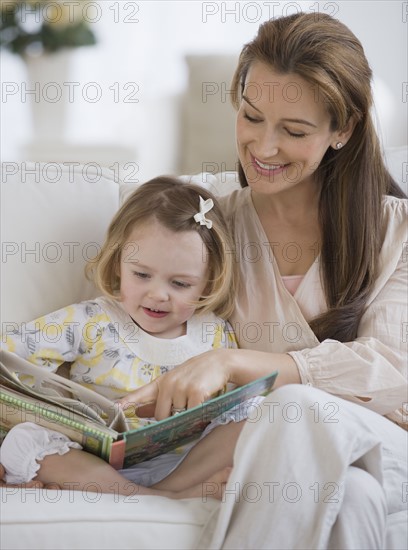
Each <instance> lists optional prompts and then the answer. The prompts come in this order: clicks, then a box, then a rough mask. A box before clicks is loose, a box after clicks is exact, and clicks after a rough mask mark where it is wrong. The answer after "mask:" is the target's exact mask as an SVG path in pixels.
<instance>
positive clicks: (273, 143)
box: [236, 62, 339, 195]
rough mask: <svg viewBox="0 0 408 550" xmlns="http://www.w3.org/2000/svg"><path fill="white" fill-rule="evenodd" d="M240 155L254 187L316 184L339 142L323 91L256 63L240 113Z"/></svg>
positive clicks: (269, 190)
mask: <svg viewBox="0 0 408 550" xmlns="http://www.w3.org/2000/svg"><path fill="white" fill-rule="evenodd" d="M236 136H237V148H238V156H239V159H240V161H241V164H242V167H243V169H244V172H245V175H246V178H247V181H248V185H249V186H250V187H251V189H252V191H254V192H256V193H260V194H268V195H271V194H277V193H281V192H286V191H288V190H293V189H294V188H295V187H296V186H297V185H298V184H300V183H302V184H304V185H311V186H314V185H313V183H314V173H315V171H316V168H317V167H318V166H319V164H320V162H321V160H322V158H323V156H324V154H325V152H326V150H327V148H328V147H330V146H331V145H332V146H334V145H335V143H336V141H338V140H339V134H338V132H332V131H331V130H330V117H329V114H328V112H327V110H326V108H325V105H324V102H323V100H322V99H321V98H320V97H319V93H318V90H317V89H313V87H312V85H311V84H310V83H308V82H307V81H306V80H304V79H303V78H301V77H299V76H297V75H295V74H285V75H283V74H279V73H277V72H274V71H273V70H272V69H271V68H270V67H269V66H267V65H265V64H263V63H260V62H255V63H253V64H252V65H251V67H250V70H249V72H248V75H247V78H246V83H245V89H244V94H243V99H242V101H241V105H240V108H239V111H238V114H237V122H236Z"/></svg>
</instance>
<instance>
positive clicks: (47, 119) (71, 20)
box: [0, 0, 97, 144]
mask: <svg viewBox="0 0 408 550" xmlns="http://www.w3.org/2000/svg"><path fill="white" fill-rule="evenodd" d="M90 5H91V3H89V2H84V1H83V0H76V1H69V0H54V1H50V0H26V1H21V0H0V6H1V26H0V47H1V48H2V49H3V50H7V51H9V52H12V53H13V54H16V55H18V56H19V57H20V59H21V60H22V61H23V62H24V65H25V71H26V75H27V83H26V85H25V87H26V88H27V89H28V90H30V91H31V92H30V93H29V101H30V106H31V121H32V124H33V134H34V136H33V137H34V142H35V143H37V144H38V143H43V144H44V143H47V144H51V143H55V142H56V141H61V140H63V139H64V128H65V123H66V120H67V118H68V114H67V113H68V109H69V104H68V102H67V99H66V89H65V88H64V84H65V83H67V82H68V81H69V80H70V73H71V65H72V58H73V56H72V53H73V51H75V50H76V49H77V48H79V47H81V46H90V45H93V44H95V43H96V38H95V34H94V32H93V30H92V29H91V26H90V22H89V20H87V19H88V8H89V6H90ZM92 5H96V6H97V4H96V3H95V2H92ZM22 86H23V85H22ZM22 89H23V88H22Z"/></svg>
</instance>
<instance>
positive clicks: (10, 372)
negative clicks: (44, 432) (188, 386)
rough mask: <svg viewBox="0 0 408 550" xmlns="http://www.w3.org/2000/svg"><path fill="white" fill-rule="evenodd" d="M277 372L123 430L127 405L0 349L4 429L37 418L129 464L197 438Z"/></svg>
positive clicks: (119, 464)
mask: <svg viewBox="0 0 408 550" xmlns="http://www.w3.org/2000/svg"><path fill="white" fill-rule="evenodd" d="M22 374H24V375H25V376H27V375H28V376H30V377H31V379H36V378H37V379H38V380H37V382H38V381H40V383H37V384H36V385H35V386H34V387H32V386H30V387H29V386H27V385H26V384H24V383H23V382H22V381H21V378H20V376H21V375H22ZM276 376H277V372H274V373H272V374H269V375H268V376H265V377H263V378H259V379H258V380H254V381H253V382H250V383H249V384H246V385H245V386H241V387H238V388H236V389H233V390H231V391H229V392H227V393H225V394H223V395H220V396H218V397H215V398H213V399H210V400H208V401H206V402H205V403H202V404H201V405H198V406H197V407H194V408H192V409H188V410H186V411H184V412H181V413H179V414H177V415H175V416H171V417H169V418H166V419H164V420H161V421H158V422H154V423H152V424H148V425H147V426H143V427H141V428H138V429H134V430H128V431H125V430H124V428H123V426H125V423H124V415H123V411H121V410H120V408H118V406H117V405H115V403H114V402H113V401H110V400H107V399H106V398H105V397H102V396H100V395H99V394H97V393H96V392H94V391H92V390H89V389H85V388H83V387H82V386H80V385H79V384H76V383H75V382H72V381H71V380H67V379H65V378H62V377H59V376H58V375H57V374H55V373H47V371H46V370H45V369H42V368H41V367H38V366H36V365H33V364H32V363H28V362H27V361H26V360H24V359H21V358H19V357H17V356H16V355H15V354H10V353H9V352H5V351H3V350H1V351H0V431H1V433H2V434H3V435H4V433H5V432H7V431H8V430H10V429H11V428H12V427H13V426H15V425H16V424H19V423H21V422H35V423H36V424H39V425H41V426H44V427H46V428H49V429H52V430H56V431H59V432H61V433H64V434H65V435H67V436H68V437H69V438H70V439H72V440H73V441H77V442H78V443H80V444H81V445H82V446H83V448H84V449H85V450H86V451H88V452H90V453H93V454H96V455H98V456H100V457H101V458H103V459H104V460H106V461H107V462H110V464H112V466H114V467H115V468H117V469H119V468H126V467H129V466H132V465H134V464H137V463H139V462H143V461H145V460H149V459H151V458H154V457H155V456H158V455H160V454H164V453H166V452H169V451H172V450H174V449H176V448H177V447H180V446H182V445H185V444H187V443H189V442H191V441H193V440H194V439H196V438H198V437H199V436H200V434H201V433H202V432H203V430H204V429H205V427H206V426H207V425H208V424H209V423H210V422H211V421H212V420H214V419H215V418H217V417H219V416H220V415H223V414H226V412H227V411H228V410H229V409H231V408H232V407H235V406H241V407H248V402H247V400H248V399H250V398H252V397H255V396H259V395H266V394H267V393H269V392H270V391H271V390H272V387H273V384H274V382H275V379H276ZM50 386H51V387H52V388H54V389H58V388H60V387H63V388H64V394H66V391H67V389H68V390H70V391H71V393H72V396H74V398H72V397H70V398H68V399H67V398H66V396H65V395H64V396H59V395H57V394H55V393H49V390H50ZM43 391H46V393H44V394H43V393H42V392H43ZM79 395H80V397H81V402H79V400H78V399H77V397H78V396H79ZM87 400H88V404H90V403H91V404H92V405H93V406H94V405H95V403H97V404H98V411H97V413H96V412H95V410H94V409H92V410H90V409H89V406H87V403H86V401H87ZM83 405H85V406H83ZM244 412H245V411H244ZM112 419H113V420H112Z"/></svg>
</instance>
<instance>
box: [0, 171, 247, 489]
mask: <svg viewBox="0 0 408 550" xmlns="http://www.w3.org/2000/svg"><path fill="white" fill-rule="evenodd" d="M87 274H88V276H91V277H92V278H93V280H94V281H95V283H96V285H97V286H98V288H99V289H100V290H101V291H102V292H103V296H102V297H100V298H97V299H95V300H90V301H85V302H82V303H79V304H73V305H70V306H67V307H65V308H63V309H61V310H59V311H57V312H54V313H50V314H49V315H45V316H44V317H41V318H39V319H37V320H35V321H33V322H31V323H29V324H28V325H27V326H26V330H25V338H22V334H20V333H15V334H13V335H12V336H7V338H5V342H4V343H3V344H2V345H3V346H4V347H5V348H6V349H8V350H9V351H11V352H14V353H16V354H18V355H19V356H21V357H24V358H25V359H27V360H29V361H31V362H33V363H35V364H37V365H40V366H43V367H44V368H47V369H49V370H50V371H53V372H54V371H56V370H57V368H58V367H59V366H60V365H61V364H62V363H64V362H66V361H68V362H70V363H71V366H70V378H71V379H72V380H74V381H75V382H78V383H80V384H84V385H86V386H87V387H90V388H92V389H94V390H96V391H97V392H100V393H102V394H103V395H105V396H107V397H109V398H110V399H118V398H121V397H123V396H125V395H127V394H128V393H129V392H130V391H133V390H135V389H137V388H140V387H141V386H143V385H144V384H146V383H148V382H151V381H152V380H155V379H156V378H157V377H158V376H160V375H161V374H163V373H165V372H167V371H168V370H170V369H173V368H174V367H176V366H177V365H179V364H181V363H182V362H184V361H186V360H187V359H189V358H191V357H193V356H194V355H196V354H197V353H203V352H205V351H208V350H212V349H218V348H230V347H235V345H236V344H235V338H234V336H233V334H232V332H231V330H230V327H229V325H228V324H227V323H226V322H225V321H223V318H227V317H228V315H229V314H230V313H231V309H232V304H233V299H234V292H235V284H234V281H235V279H234V258H233V245H232V242H231V239H230V237H229V235H228V231H227V228H226V225H225V222H224V219H223V217H222V214H221V212H220V210H219V207H218V205H217V204H216V202H215V200H214V199H213V197H212V196H211V195H210V194H209V193H208V192H207V191H206V190H204V189H202V188H199V187H196V186H194V185H188V184H182V183H180V182H178V181H176V180H174V179H172V178H169V177H159V178H156V179H154V180H152V181H150V182H148V183H146V184H144V185H142V186H141V187H140V188H139V189H138V190H136V191H135V192H134V193H133V194H132V195H131V196H130V197H129V198H128V200H127V201H126V202H125V204H124V205H123V206H122V208H121V209H120V210H119V211H118V212H117V214H116V216H115V217H114V219H113V220H112V222H111V225H110V227H109V229H108V234H107V238H106V241H105V243H104V245H103V246H102V249H101V251H100V253H99V255H98V256H97V258H96V260H95V261H94V262H92V263H90V264H88V266H87ZM53 330H54V331H55V333H56V334H57V335H59V338H56V337H54V336H55V335H54V334H50V331H51V332H52V331H53ZM27 334H28V336H27ZM208 397H210V396H208ZM196 404H198V403H195V402H192V401H191V400H190V401H189V402H185V401H184V402H180V403H178V402H173V403H170V404H169V405H170V407H171V410H172V412H173V413H175V412H178V411H181V410H185V408H186V407H191V406H194V405H196ZM240 411H241V412H239V411H238V412H237V413H236V415H235V416H234V420H236V421H240V420H241V419H242V418H241V417H242V407H241V408H240ZM147 421H149V422H150V421H151V419H148V420H146V419H140V418H137V417H134V418H133V419H132V421H131V427H132V428H136V427H138V426H141V425H143V422H145V423H146V422H147ZM214 422H215V424H214V426H215V425H216V421H214ZM218 429H220V430H223V427H219V428H218ZM80 449H81V447H80V445H79V444H77V443H74V442H71V441H70V440H69V439H68V438H67V437H66V436H64V435H62V434H60V433H58V432H55V431H50V430H47V429H45V428H42V427H40V426H37V425H35V424H32V423H23V424H19V425H18V426H16V427H14V428H13V429H12V430H11V431H10V432H9V433H8V435H7V436H6V438H5V440H4V442H3V445H2V447H1V460H0V462H1V464H2V466H3V467H4V468H5V472H6V474H5V476H4V479H5V481H6V482H7V483H9V484H24V483H29V482H31V481H32V480H33V479H34V480H35V481H39V482H40V483H44V484H49V483H56V484H57V485H58V486H61V487H62V488H65V487H66V486H67V484H71V486H72V487H74V488H75V489H78V490H79V489H81V487H82V486H83V484H85V483H89V481H90V480H92V481H93V482H94V483H95V486H97V487H98V490H100V491H102V492H113V491H118V489H119V492H120V493H122V494H133V493H135V492H140V494H165V495H168V496H175V497H179V498H181V497H185V496H195V495H198V494H200V492H201V489H200V488H199V487H198V486H197V487H195V485H196V482H197V483H198V481H204V480H205V478H204V477H203V478H202V479H199V478H197V476H196V474H195V476H194V478H193V479H192V485H193V486H194V487H189V480H188V477H187V478H186V479H185V480H184V481H183V484H182V487H180V491H175V492H174V493H169V492H168V491H165V488H166V484H165V482H162V484H161V485H160V487H161V488H162V489H163V490H161V491H158V490H153V489H145V488H141V487H139V485H136V484H135V483H132V482H129V480H128V479H129V478H132V480H133V481H134V482H137V483H143V485H146V486H150V485H152V484H154V483H156V482H157V481H160V480H162V479H163V478H164V477H165V476H166V475H167V474H168V473H169V472H170V471H172V470H173V469H174V468H175V466H176V464H177V463H178V462H180V460H182V458H183V457H184V456H185V454H186V453H187V452H188V449H186V450H184V452H183V453H181V454H180V452H174V453H168V454H167V455H164V456H162V457H157V458H156V459H153V460H150V461H148V462H146V463H144V464H141V465H140V466H138V467H136V468H133V469H132V470H131V471H129V472H126V471H122V473H124V474H125V475H127V477H126V478H125V477H123V476H122V475H121V473H118V472H116V471H115V470H114V469H113V468H111V467H110V466H109V465H108V464H107V463H105V462H103V461H102V460H100V459H99V458H97V457H95V456H93V455H91V454H89V453H86V452H83V451H82V450H80ZM213 460H215V459H213ZM212 470H213V471H214V472H215V471H216V470H217V466H216V463H214V467H213V468H212ZM207 471H208V470H207ZM227 473H228V471H227V470H224V471H222V472H221V474H220V475H218V476H216V478H213V480H214V479H216V480H218V481H223V480H224V479H225V476H226V475H227ZM172 487H174V483H173V485H172ZM212 490H213V486H212Z"/></svg>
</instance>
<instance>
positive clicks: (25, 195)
mask: <svg viewBox="0 0 408 550" xmlns="http://www.w3.org/2000/svg"><path fill="white" fill-rule="evenodd" d="M1 174H2V177H1V195H0V197H1V199H0V204H1V241H2V250H1V265H0V278H1V287H0V296H1V309H0V320H1V323H2V325H1V329H2V330H1V332H4V331H5V330H10V327H11V326H12V324H13V323H19V322H22V321H29V320H32V319H35V318H36V317H38V316H40V315H43V314H45V313H49V312H51V311H54V310H56V309H58V308H60V307H63V306H65V305H67V304H70V303H74V302H76V301H79V300H84V299H88V298H91V297H94V296H95V295H96V294H98V291H96V290H95V289H94V288H93V287H92V285H91V284H90V283H88V282H87V281H86V279H85V276H84V266H85V263H86V260H87V259H92V258H93V257H94V256H95V254H96V252H97V250H98V248H99V247H100V246H101V244H102V241H103V238H104V235H105V231H106V229H107V226H108V224H109V222H110V220H111V218H112V216H113V215H114V213H115V212H116V210H117V209H118V206H119V185H118V183H117V182H115V181H114V180H113V179H112V177H111V175H110V173H109V171H107V172H104V171H103V170H102V169H100V168H98V167H97V166H95V165H91V164H89V165H84V166H77V167H75V168H74V167H73V166H72V165H71V166H70V165H69V164H68V163H63V164H57V163H21V164H17V163H14V162H4V163H2V165H1Z"/></svg>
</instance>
